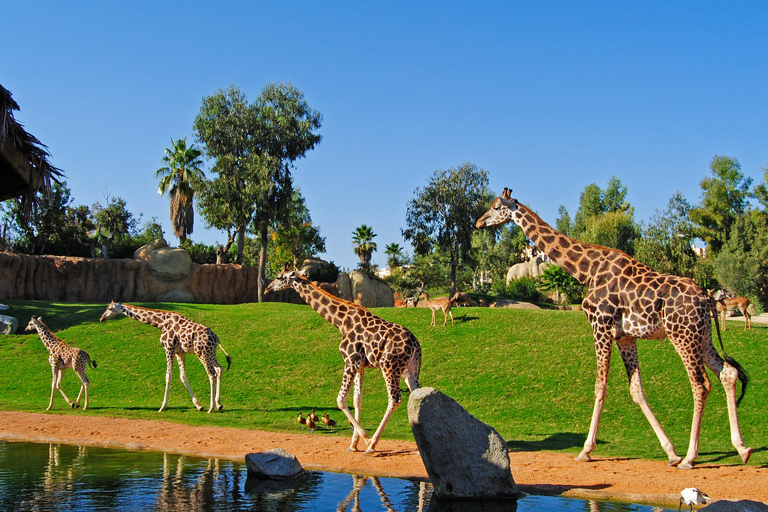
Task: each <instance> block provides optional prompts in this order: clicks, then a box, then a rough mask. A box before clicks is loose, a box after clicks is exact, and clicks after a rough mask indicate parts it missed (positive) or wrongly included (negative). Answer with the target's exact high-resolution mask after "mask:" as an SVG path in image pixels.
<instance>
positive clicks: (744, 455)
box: [739, 448, 752, 464]
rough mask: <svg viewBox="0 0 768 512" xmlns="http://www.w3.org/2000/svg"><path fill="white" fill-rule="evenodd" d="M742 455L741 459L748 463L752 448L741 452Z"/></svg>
mask: <svg viewBox="0 0 768 512" xmlns="http://www.w3.org/2000/svg"><path fill="white" fill-rule="evenodd" d="M739 455H741V461H742V462H743V463H744V464H746V463H747V462H748V461H749V458H750V457H751V456H752V448H747V449H746V450H744V451H742V452H740V453H739Z"/></svg>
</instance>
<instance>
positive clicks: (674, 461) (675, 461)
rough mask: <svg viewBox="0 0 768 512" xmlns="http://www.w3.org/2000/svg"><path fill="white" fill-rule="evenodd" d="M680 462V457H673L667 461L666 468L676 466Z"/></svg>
mask: <svg viewBox="0 0 768 512" xmlns="http://www.w3.org/2000/svg"><path fill="white" fill-rule="evenodd" d="M681 460H683V459H682V458H681V457H673V458H671V459H669V461H668V462H667V466H668V467H672V466H677V465H678V464H680V461H681Z"/></svg>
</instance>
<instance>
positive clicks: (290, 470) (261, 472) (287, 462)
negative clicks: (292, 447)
mask: <svg viewBox="0 0 768 512" xmlns="http://www.w3.org/2000/svg"><path fill="white" fill-rule="evenodd" d="M245 464H246V466H248V476H252V477H257V478H262V479H263V478H269V479H274V480H283V479H287V478H294V477H297V476H299V475H300V474H302V473H304V468H303V467H301V464H300V463H299V460H298V459H297V458H296V456H295V455H292V454H290V453H288V452H286V451H285V450H283V449H282V448H274V449H272V450H267V451H265V452H258V453H249V454H248V455H246V456H245Z"/></svg>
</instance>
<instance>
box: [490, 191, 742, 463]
mask: <svg viewBox="0 0 768 512" xmlns="http://www.w3.org/2000/svg"><path fill="white" fill-rule="evenodd" d="M510 221H511V222H514V223H515V224H517V225H518V226H520V228H521V229H522V230H523V232H524V233H525V234H526V236H528V238H530V239H531V241H532V242H533V243H534V244H536V247H538V248H539V249H540V250H542V251H543V252H544V253H545V254H547V256H549V258H550V259H551V260H552V261H554V262H555V263H556V264H557V265H560V266H561V267H563V268H564V269H565V270H566V271H567V272H568V273H569V274H571V275H572V276H573V277H574V278H576V279H577V280H579V281H580V282H581V283H583V284H584V285H586V286H587V289H588V293H587V296H586V298H585V299H584V301H583V303H582V308H583V309H584V312H585V313H586V315H587V318H588V319H589V322H590V323H591V324H592V331H593V334H594V337H595V351H596V355H597V378H596V381H595V406H594V410H593V412H592V421H591V424H590V427H589V434H588V436H587V440H586V442H585V443H584V449H583V450H582V452H581V453H580V454H579V456H578V457H577V459H578V460H590V454H591V453H592V451H593V450H594V449H595V446H596V443H597V428H598V425H599V423H600V415H601V413H602V409H603V403H604V401H605V396H606V391H607V386H608V370H609V367H610V360H611V349H612V343H613V342H616V345H617V346H618V349H619V353H620V354H621V357H622V359H623V361H624V366H625V368H626V370H627V375H628V376H629V391H630V394H631V395H632V399H633V400H634V401H635V403H637V404H638V405H639V406H640V408H641V410H642V411H643V413H644V414H645V417H646V418H647V420H648V422H649V423H650V424H651V427H652V428H653V430H654V432H655V433H656V436H657V437H658V438H659V441H660V442H661V446H662V448H663V449H664V451H665V452H666V453H667V455H668V457H669V464H670V465H677V467H678V468H680V469H690V468H691V467H692V464H693V461H694V460H695V459H696V457H698V454H699V433H700V431H701V418H702V412H703V410H704V404H705V403H706V400H707V396H708V395H709V392H710V389H711V387H712V385H711V384H710V382H709V378H708V376H707V372H706V370H705V367H707V368H709V369H710V370H711V371H712V372H714V373H715V374H716V375H717V376H718V378H719V379H720V382H721V383H722V385H723V388H724V389H725V396H726V400H727V405H728V420H729V422H730V427H731V442H732V443H733V446H734V447H735V448H736V450H737V451H738V452H739V455H740V456H741V459H742V461H743V462H744V463H745V464H746V462H747V461H748V460H749V457H750V455H751V454H752V448H748V447H747V446H745V444H744V441H743V439H742V437H741V432H740V430H739V420H738V414H737V411H736V407H737V405H738V404H739V402H740V401H741V399H742V398H743V397H744V393H745V391H746V388H747V383H748V382H749V378H748V377H747V374H746V372H745V371H744V370H743V368H742V367H741V366H740V365H739V364H738V363H737V362H736V361H735V360H733V359H732V358H730V357H728V356H727V355H726V354H725V349H724V347H723V346H722V340H720V345H721V348H723V357H720V354H718V353H717V350H716V349H715V346H714V344H713V343H712V319H713V318H714V320H715V326H718V323H717V313H716V310H715V303H714V300H713V299H712V298H711V297H709V296H708V294H707V293H706V292H704V291H703V290H702V289H701V288H699V287H698V286H696V284H695V283H694V282H693V281H692V280H690V279H688V278H683V277H677V276H670V275H665V274H660V273H658V272H655V271H653V270H651V269H650V268H648V267H647V266H646V265H644V264H642V263H640V262H639V261H637V260H635V259H633V258H631V257H630V256H629V255H627V254H626V253H624V252H621V251H618V250H615V249H608V248H605V247H599V246H596V245H590V244H585V243H582V242H579V241H577V240H574V239H572V238H569V237H567V236H565V235H564V234H562V233H560V232H559V231H556V230H555V229H553V228H552V227H551V226H550V225H549V224H547V223H546V222H544V221H543V220H541V218H540V217H539V216H538V215H536V214H535V213H534V212H533V211H531V210H530V209H528V208H527V207H525V206H524V205H522V204H520V203H518V202H517V200H516V199H513V198H511V197H510V193H509V191H508V190H507V189H506V188H505V189H504V192H503V193H502V194H501V196H499V197H497V198H496V199H494V200H493V203H492V204H491V207H490V209H489V210H488V211H487V212H486V213H485V214H484V215H483V216H482V217H480V219H478V221H477V227H478V228H485V227H488V226H496V225H500V224H504V223H506V222H510ZM718 336H719V328H718ZM665 337H669V339H670V341H671V342H672V345H673V346H674V347H675V350H676V351H677V353H678V354H679V355H680V357H681V358H682V360H683V364H684V365H685V368H686V371H687V372H688V379H689V381H690V383H691V388H692V390H693V401H694V406H693V422H692V426H691V437H690V442H689V445H688V453H687V454H686V456H685V458H684V459H681V458H680V457H678V456H677V454H676V453H675V449H674V446H673V445H672V442H671V441H670V440H669V438H668V437H667V435H666V434H665V433H664V430H663V429H662V427H661V425H660V424H659V422H658V420H657V419H656V417H655V416H654V414H653V412H652V411H651V408H650V406H649V405H648V402H647V400H646V397H645V393H644V391H643V385H642V382H641V380H640V369H639V363H638V355H637V339H664V338H665ZM737 380H738V381H741V396H740V397H739V398H738V399H736V381H737Z"/></svg>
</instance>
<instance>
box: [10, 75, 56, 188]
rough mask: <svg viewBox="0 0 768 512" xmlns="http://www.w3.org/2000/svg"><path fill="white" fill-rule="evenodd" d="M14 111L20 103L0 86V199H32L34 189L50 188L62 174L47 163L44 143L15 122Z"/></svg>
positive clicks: (46, 149) (48, 154)
mask: <svg viewBox="0 0 768 512" xmlns="http://www.w3.org/2000/svg"><path fill="white" fill-rule="evenodd" d="M14 110H19V104H18V103H16V101H14V99H13V98H12V97H11V92H10V91H9V90H8V89H6V88H5V87H3V86H2V85H0V201H4V200H6V199H10V198H12V197H18V196H25V197H24V199H25V200H26V201H29V200H33V201H34V198H35V194H34V192H35V191H37V190H44V191H47V190H50V187H51V181H55V182H57V183H58V182H59V180H60V179H61V178H63V177H64V173H63V172H62V170H61V169H58V168H57V167H54V166H53V165H51V164H50V162H49V161H48V157H49V156H50V153H48V148H47V146H46V145H45V144H43V143H42V142H40V141H39V140H37V138H36V137H35V136H34V135H32V134H30V133H29V132H27V131H26V130H25V129H24V127H23V126H22V125H21V123H19V122H18V121H16V119H15V118H14V117H13V111H14Z"/></svg>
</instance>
